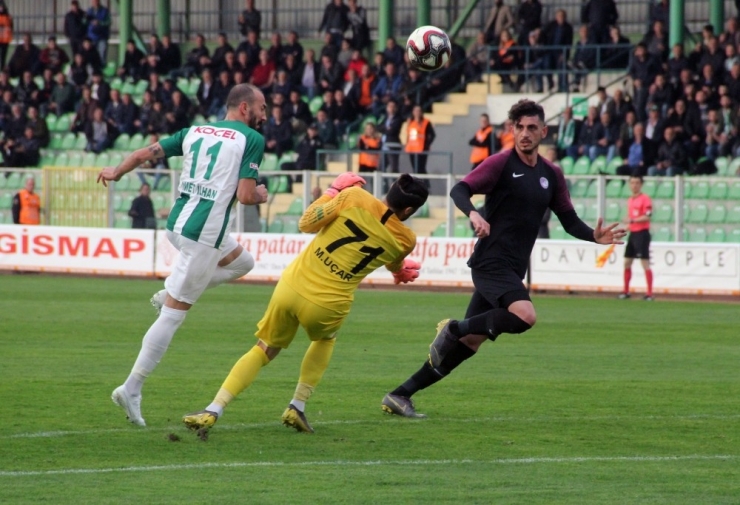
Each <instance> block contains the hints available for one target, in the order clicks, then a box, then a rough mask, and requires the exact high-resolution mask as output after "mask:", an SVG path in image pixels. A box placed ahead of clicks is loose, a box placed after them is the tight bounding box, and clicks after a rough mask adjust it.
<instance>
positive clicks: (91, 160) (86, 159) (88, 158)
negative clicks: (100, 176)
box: [80, 153, 97, 167]
mask: <svg viewBox="0 0 740 505" xmlns="http://www.w3.org/2000/svg"><path fill="white" fill-rule="evenodd" d="M96 158H97V155H96V154H95V153H85V155H84V156H83V157H82V164H80V166H81V167H95V166H97V165H96V164H95V159H96Z"/></svg>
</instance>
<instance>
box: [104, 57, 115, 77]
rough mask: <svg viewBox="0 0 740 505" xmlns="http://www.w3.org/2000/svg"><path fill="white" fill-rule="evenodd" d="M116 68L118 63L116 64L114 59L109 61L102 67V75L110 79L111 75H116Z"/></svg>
mask: <svg viewBox="0 0 740 505" xmlns="http://www.w3.org/2000/svg"><path fill="white" fill-rule="evenodd" d="M116 70H118V65H116V62H115V61H109V62H108V63H106V65H105V68H104V69H103V76H105V78H106V80H110V78H111V77H113V76H114V75H116Z"/></svg>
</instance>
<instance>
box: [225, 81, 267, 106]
mask: <svg viewBox="0 0 740 505" xmlns="http://www.w3.org/2000/svg"><path fill="white" fill-rule="evenodd" d="M261 94H262V92H261V91H260V90H259V89H258V88H257V87H256V86H253V85H251V84H237V85H236V86H234V87H233V88H231V91H229V96H228V97H227V98H226V108H227V109H235V108H237V107H239V104H240V103H242V102H246V103H247V104H248V105H252V103H253V102H254V101H255V100H256V99H257V96H259V95H261Z"/></svg>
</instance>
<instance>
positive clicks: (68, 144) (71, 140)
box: [59, 132, 77, 151]
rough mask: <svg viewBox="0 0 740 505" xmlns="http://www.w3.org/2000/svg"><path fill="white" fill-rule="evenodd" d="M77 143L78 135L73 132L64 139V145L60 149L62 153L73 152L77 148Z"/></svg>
mask: <svg viewBox="0 0 740 505" xmlns="http://www.w3.org/2000/svg"><path fill="white" fill-rule="evenodd" d="M76 143H77V135H75V134H74V133H72V132H68V133H66V134H65V135H64V137H63V138H62V145H61V146H59V148H60V149H61V150H62V151H71V150H72V149H74V148H75V144H76Z"/></svg>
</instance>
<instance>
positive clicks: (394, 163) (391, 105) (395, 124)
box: [378, 100, 403, 173]
mask: <svg viewBox="0 0 740 505" xmlns="http://www.w3.org/2000/svg"><path fill="white" fill-rule="evenodd" d="M385 111H386V117H385V121H383V122H382V123H380V124H379V125H378V130H379V131H380V133H381V134H382V135H383V137H382V142H383V144H382V148H383V151H386V152H389V154H387V155H386V157H385V171H386V172H393V173H398V158H399V154H397V153H399V152H400V151H401V147H402V146H401V127H402V126H403V118H402V117H401V115H400V114H399V113H398V104H397V103H396V102H395V101H394V100H391V101H389V102H388V104H387V105H386V106H385Z"/></svg>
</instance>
